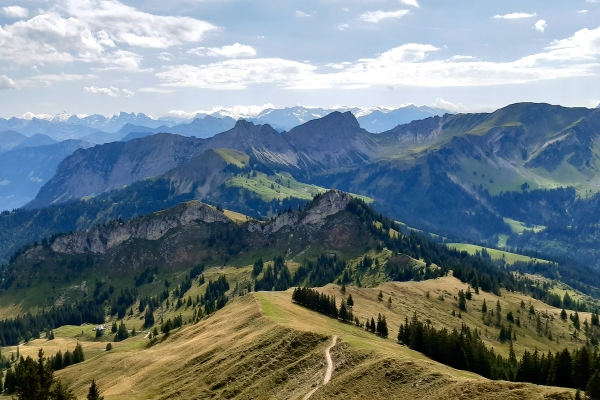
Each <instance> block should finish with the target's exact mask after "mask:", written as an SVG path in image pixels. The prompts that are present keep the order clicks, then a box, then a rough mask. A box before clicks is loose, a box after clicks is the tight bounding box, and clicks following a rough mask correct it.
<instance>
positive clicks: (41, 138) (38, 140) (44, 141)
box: [15, 133, 58, 149]
mask: <svg viewBox="0 0 600 400" xmlns="http://www.w3.org/2000/svg"><path fill="white" fill-rule="evenodd" d="M56 143H58V141H56V140H54V139H52V138H51V137H50V136H47V135H43V134H41V133H36V134H35V135H33V136H30V137H26V138H25V140H23V141H22V142H21V143H19V145H18V146H17V147H15V149H24V148H26V147H37V146H47V145H50V144H56Z"/></svg>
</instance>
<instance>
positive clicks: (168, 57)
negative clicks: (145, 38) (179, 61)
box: [156, 51, 173, 61]
mask: <svg viewBox="0 0 600 400" xmlns="http://www.w3.org/2000/svg"><path fill="white" fill-rule="evenodd" d="M156 57H157V58H158V59H159V60H163V61H173V54H171V53H169V52H168V51H163V52H162V53H158V55H157V56H156Z"/></svg>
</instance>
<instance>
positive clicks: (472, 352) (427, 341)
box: [398, 312, 600, 399]
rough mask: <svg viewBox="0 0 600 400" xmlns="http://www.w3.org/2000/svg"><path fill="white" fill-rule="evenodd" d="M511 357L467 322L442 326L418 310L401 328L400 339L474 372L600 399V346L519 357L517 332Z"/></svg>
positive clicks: (457, 366)
mask: <svg viewBox="0 0 600 400" xmlns="http://www.w3.org/2000/svg"><path fill="white" fill-rule="evenodd" d="M508 340H511V341H510V350H509V356H508V358H505V357H502V356H501V355H498V354H496V353H495V352H494V349H488V348H487V347H486V346H485V344H484V342H483V340H482V339H481V333H480V332H479V330H478V329H474V330H471V329H470V328H469V327H468V326H467V325H465V324H462V326H461V328H460V330H458V329H453V330H452V331H450V330H448V329H447V328H442V329H436V328H434V327H433V326H432V325H431V323H430V322H429V321H426V322H422V321H420V320H419V319H418V317H417V313H416V312H415V313H414V314H413V317H412V319H410V320H409V319H408V317H407V318H406V320H405V322H404V323H403V324H400V327H399V329H398V343H400V344H403V345H406V346H408V347H410V348H411V349H413V350H416V351H419V352H421V353H423V354H425V355H427V356H429V357H431V358H432V359H433V360H435V361H438V362H440V363H442V364H445V365H449V366H451V367H453V368H457V369H462V370H467V371H471V372H474V373H476V374H479V375H481V376H484V377H486V378H489V379H501V380H507V381H514V382H529V383H534V384H538V385H548V386H559V387H567V388H573V389H579V390H586V394H587V395H588V397H589V398H590V399H600V352H599V351H598V349H597V348H594V350H593V351H592V350H591V348H590V347H589V346H583V347H581V348H580V349H576V350H573V351H569V350H568V349H567V348H565V349H564V350H562V351H557V352H556V353H552V351H548V353H547V354H543V353H542V354H540V353H538V351H537V350H535V351H534V352H533V353H532V352H529V351H525V353H524V354H523V357H522V358H521V359H520V360H517V357H516V355H515V352H514V349H513V345H512V338H511V339H508Z"/></svg>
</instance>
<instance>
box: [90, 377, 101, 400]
mask: <svg viewBox="0 0 600 400" xmlns="http://www.w3.org/2000/svg"><path fill="white" fill-rule="evenodd" d="M86 400H104V397H103V396H100V389H98V385H96V380H95V379H92V384H91V385H90V389H89V390H88V394H87V396H86Z"/></svg>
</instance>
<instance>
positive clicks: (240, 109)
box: [169, 103, 276, 119]
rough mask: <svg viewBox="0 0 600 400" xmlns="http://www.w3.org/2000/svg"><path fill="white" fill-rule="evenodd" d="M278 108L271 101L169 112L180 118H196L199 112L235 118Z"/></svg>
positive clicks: (250, 116)
mask: <svg viewBox="0 0 600 400" xmlns="http://www.w3.org/2000/svg"><path fill="white" fill-rule="evenodd" d="M272 108H276V106H275V105H273V104H271V103H267V104H263V105H250V106H242V105H238V106H233V107H213V108H212V109H210V110H197V111H192V112H187V111H183V110H171V111H169V114H170V115H172V116H174V117H179V118H188V119H190V118H195V117H196V116H197V115H198V114H200V115H212V114H218V115H220V116H223V117H231V118H233V119H240V118H252V117H256V116H257V115H258V114H260V113H261V112H263V111H264V110H268V109H272Z"/></svg>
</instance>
